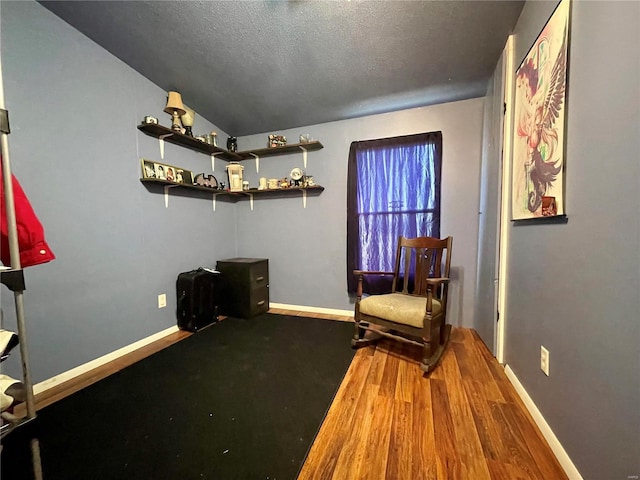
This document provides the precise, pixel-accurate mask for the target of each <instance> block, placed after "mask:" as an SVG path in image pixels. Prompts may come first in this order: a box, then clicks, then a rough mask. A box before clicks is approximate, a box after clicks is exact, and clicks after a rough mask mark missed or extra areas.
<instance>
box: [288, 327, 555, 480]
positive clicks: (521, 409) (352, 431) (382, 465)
mask: <svg viewBox="0 0 640 480" xmlns="http://www.w3.org/2000/svg"><path fill="white" fill-rule="evenodd" d="M420 357H421V352H420V348H418V347H414V346H412V345H400V344H398V343H397V342H395V343H394V342H392V341H390V340H386V339H385V340H383V341H381V342H380V343H379V344H378V346H377V347H375V346H371V347H366V348H363V349H360V350H359V351H358V352H357V353H356V356H355V358H354V360H353V363H352V364H351V367H350V368H349V371H348V372H347V375H346V377H345V379H344V381H343V382H342V385H341V386H340V388H339V390H338V392H337V394H336V397H335V399H334V402H333V404H332V405H331V408H330V409H329V411H328V413H327V416H326V418H325V420H324V422H323V424H322V427H321V428H320V431H319V433H318V436H317V437H316V440H315V442H314V444H313V445H312V447H311V449H310V451H309V455H308V456H307V459H306V461H305V464H304V465H303V468H302V470H301V472H300V475H299V477H298V480H321V479H322V480H324V479H326V480H329V479H333V480H343V479H388V480H402V479H411V480H417V479H425V480H436V479H440V480H450V479H451V480H453V479H461V480H470V479H471V480H483V479H488V480H502V479H504V480H519V479H521V480H536V479H540V480H555V479H566V478H567V476H566V474H565V473H564V471H563V470H562V468H561V466H560V464H559V463H558V461H557V460H556V458H555V457H554V455H553V453H552V452H551V449H550V448H549V446H548V444H547V442H546V440H545V439H544V437H543V436H542V434H541V433H540V431H539V429H538V428H537V426H536V425H535V423H534V422H533V419H532V418H531V416H530V415H529V413H528V411H527V410H526V408H525V406H524V404H523V403H522V401H521V400H520V398H519V397H518V394H517V393H516V391H515V390H514V388H513V386H512V385H511V383H510V382H509V380H508V379H507V377H506V375H505V373H504V371H503V369H502V367H501V366H500V365H499V364H498V363H497V361H496V359H495V358H494V357H493V356H492V355H491V353H490V352H489V351H488V349H487V348H486V346H485V345H484V343H483V342H482V341H481V340H480V338H479V337H478V335H477V333H476V332H475V331H474V330H470V329H454V330H453V332H452V337H451V341H450V343H449V346H448V348H447V350H446V353H445V355H444V356H443V358H442V361H441V364H440V365H439V366H438V368H436V370H435V371H434V372H433V373H432V374H431V375H430V377H423V376H422V375H421V372H420V369H419V362H420Z"/></svg>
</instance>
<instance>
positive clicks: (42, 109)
mask: <svg viewBox="0 0 640 480" xmlns="http://www.w3.org/2000/svg"><path fill="white" fill-rule="evenodd" d="M0 18H1V24H0V25H1V29H0V33H1V40H2V46H1V53H2V68H3V76H4V86H5V99H6V105H7V108H8V109H9V110H10V113H11V127H12V133H11V135H10V137H9V141H10V149H11V159H12V165H13V170H14V173H15V174H16V176H17V177H18V179H19V180H20V181H21V183H22V185H23V187H24V189H25V191H26V193H27V195H28V196H29V199H30V201H31V203H32V205H33V207H34V209H35V211H36V213H37V215H38V217H39V218H40V220H41V221H42V223H43V225H44V227H45V230H46V235H47V240H48V242H49V244H50V246H51V248H52V250H53V251H54V252H55V254H56V256H57V259H56V260H55V261H53V262H51V263H49V264H45V265H40V266H36V267H30V268H28V269H27V270H26V273H25V276H26V282H27V291H26V293H25V306H26V315H27V324H28V333H29V340H30V344H29V347H30V348H29V349H30V352H31V364H32V370H33V379H34V381H35V382H39V381H42V380H45V379H48V378H51V377H53V376H55V375H57V374H59V373H62V372H65V371H67V370H69V369H72V368H74V367H76V366H79V365H82V364H84V363H86V362H88V361H90V360H93V359H95V358H98V357H100V356H102V355H105V354H107V353H110V352H112V351H114V350H116V349H118V348H120V347H123V346H126V345H129V344H131V343H133V342H135V341H137V340H140V339H142V338H145V337H147V336H149V335H152V334H154V333H156V332H159V331H161V330H163V329H165V328H168V327H171V326H174V325H175V313H174V305H175V279H176V276H177V274H178V273H179V272H181V271H185V270H189V269H192V268H195V267H198V266H201V265H205V266H207V265H209V266H212V265H214V264H215V261H216V260H219V259H222V258H227V257H234V256H237V255H243V256H256V257H268V258H269V259H270V267H271V300H272V302H277V303H288V304H294V305H304V306H313V307H321V308H335V309H348V310H351V309H352V308H353V305H352V303H351V302H350V300H349V298H348V296H347V293H346V271H345V228H346V217H345V209H346V208H345V207H346V167H347V156H348V150H349V145H350V143H351V142H352V141H354V140H365V139H370V138H378V137H386V136H392V135H404V134H409V133H416V132H424V131H433V130H442V131H443V135H444V165H443V186H442V187H443V202H442V219H443V220H442V234H443V235H453V236H454V238H455V241H454V258H453V277H454V280H453V284H452V289H451V299H452V302H451V303H452V304H451V311H450V314H451V318H452V321H453V322H454V324H456V325H464V326H471V325H472V324H473V294H474V290H475V278H476V272H475V262H476V255H477V252H476V249H477V211H478V210H477V209H478V197H479V169H480V151H481V141H482V111H483V99H473V100H467V101H463V102H456V103H451V104H446V105H439V106H433V107H427V108H419V109H412V110H406V111H403V112H397V113H392V114H386V115H377V116H372V117H367V118H362V119H357V120H349V121H344V122H336V123H330V124H323V125H315V126H310V127H306V128H304V129H299V130H296V131H286V132H279V133H284V134H285V135H287V136H288V137H289V139H290V141H291V142H295V141H296V139H297V137H298V135H299V134H300V133H303V132H304V133H310V134H311V135H312V136H313V137H314V138H317V139H320V140H321V141H322V142H323V143H324V145H325V148H324V149H323V150H320V151H317V152H310V153H309V156H308V160H309V164H308V168H307V172H308V173H309V174H313V175H315V177H316V180H317V182H318V183H320V184H322V185H323V186H325V187H326V190H325V192H323V194H322V195H320V196H318V197H310V198H309V199H308V203H307V208H306V209H303V208H302V200H301V198H288V199H271V200H256V201H255V205H254V211H250V209H249V202H240V203H238V204H235V205H234V204H228V203H223V202H218V203H217V206H216V211H215V212H214V211H213V209H212V202H211V199H210V198H209V197H208V196H207V195H206V194H198V193H194V194H179V193H178V192H172V193H171V194H170V198H169V208H168V209H166V208H165V206H164V198H163V194H162V192H161V191H158V190H157V189H148V188H147V187H146V186H145V185H143V184H141V183H140V182H139V180H138V179H139V177H140V164H139V159H140V157H144V158H148V159H152V160H157V161H161V159H160V153H159V145H158V141H157V140H156V139H153V138H151V137H148V136H146V135H144V134H142V133H141V132H139V131H138V130H137V129H136V128H135V127H136V125H137V124H138V123H139V122H140V120H141V119H142V117H143V116H144V115H154V116H156V117H158V118H159V119H160V122H161V123H162V124H164V125H168V124H169V116H168V115H167V114H165V113H163V112H162V108H163V107H164V103H165V101H166V92H165V91H164V90H162V89H160V88H158V87H157V86H156V85H154V84H152V83H151V82H149V81H148V80H147V79H145V78H143V77H142V76H141V75H139V74H138V73H136V72H135V71H133V70H132V69H130V68H129V67H128V66H127V65H125V64H124V63H122V62H121V61H120V60H118V59H116V58H115V57H113V56H112V55H111V54H109V53H108V52H106V51H105V50H104V49H102V48H100V47H99V46H97V45H96V44H95V43H94V42H92V41H91V40H89V39H87V38H86V37H85V36H83V35H82V34H81V33H79V32H78V31H77V30H75V29H73V28H72V27H70V26H69V25H67V24H66V23H64V22H63V21H61V20H60V19H59V18H58V17H56V16H54V15H53V14H52V13H50V12H49V11H48V10H46V9H45V8H43V7H42V6H40V5H39V4H37V3H35V2H2V7H1V9H0ZM183 99H184V101H185V103H186V104H187V105H189V98H188V96H184V97H183ZM191 106H192V107H194V108H196V110H197V105H191ZM211 120H214V121H215V119H211ZM212 129H216V130H218V132H219V133H220V135H219V138H220V139H221V141H222V142H224V141H225V140H226V137H227V134H226V133H225V132H222V131H220V129H217V128H216V126H215V125H213V124H211V123H209V122H207V121H205V120H203V119H202V118H200V117H198V118H197V119H196V125H195V127H194V131H196V132H206V131H210V130H212ZM267 133H271V132H265V134H264V135H255V136H252V137H245V138H241V139H240V140H239V143H240V149H248V148H252V147H263V146H265V144H266V135H267ZM165 149H166V152H165V158H164V160H163V161H164V163H168V164H173V165H177V166H181V167H185V168H188V169H191V170H193V171H194V172H201V171H204V172H210V169H211V161H210V159H209V157H207V156H205V155H202V154H199V153H196V152H192V151H190V150H186V149H182V148H180V147H176V146H173V145H171V144H168V143H167V144H166V145H165ZM243 164H244V165H245V173H246V177H247V178H248V179H249V180H250V181H251V183H252V185H256V184H257V179H258V177H259V176H267V177H272V176H274V177H282V176H288V174H289V172H290V170H291V168H292V167H294V166H302V156H301V155H295V156H279V157H268V158H264V159H262V161H261V167H262V168H261V172H260V174H257V173H256V172H255V164H254V163H253V162H243ZM214 173H215V175H216V176H217V177H218V178H219V179H225V174H224V162H221V161H218V162H217V163H216V170H215V172H214ZM160 293H167V303H168V307H167V308H165V309H158V308H157V295H158V294H160ZM2 308H3V311H4V314H5V320H4V324H3V326H4V327H5V328H10V329H13V328H15V314H14V308H13V296H12V295H11V294H10V292H8V291H7V290H6V289H5V288H3V289H2ZM3 368H6V370H7V372H8V373H9V374H12V375H14V376H17V375H19V374H20V371H19V365H18V355H14V356H13V357H12V358H11V359H10V361H8V362H5V363H3Z"/></svg>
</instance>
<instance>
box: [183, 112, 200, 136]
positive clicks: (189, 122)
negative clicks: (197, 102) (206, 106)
mask: <svg viewBox="0 0 640 480" xmlns="http://www.w3.org/2000/svg"><path fill="white" fill-rule="evenodd" d="M184 109H185V110H186V113H184V114H183V115H182V116H181V117H180V120H182V126H183V127H184V130H185V131H184V134H185V135H189V136H190V137H193V132H192V131H191V127H193V120H194V119H195V118H196V112H194V111H193V109H191V108H189V107H187V106H186V105H184Z"/></svg>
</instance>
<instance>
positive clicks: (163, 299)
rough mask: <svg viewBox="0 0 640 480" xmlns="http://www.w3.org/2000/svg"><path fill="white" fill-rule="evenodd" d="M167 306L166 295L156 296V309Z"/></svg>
mask: <svg viewBox="0 0 640 480" xmlns="http://www.w3.org/2000/svg"><path fill="white" fill-rule="evenodd" d="M166 306H167V294H166V293H161V294H160V295H158V308H164V307H166Z"/></svg>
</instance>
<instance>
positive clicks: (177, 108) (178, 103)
mask: <svg viewBox="0 0 640 480" xmlns="http://www.w3.org/2000/svg"><path fill="white" fill-rule="evenodd" d="M164 111H165V113H168V114H170V115H171V130H174V131H176V132H180V133H182V125H181V124H180V116H181V115H184V114H185V113H187V111H186V110H185V109H184V105H183V104H182V96H181V95H180V94H179V93H178V92H169V96H168V97H167V106H166V107H164Z"/></svg>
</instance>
